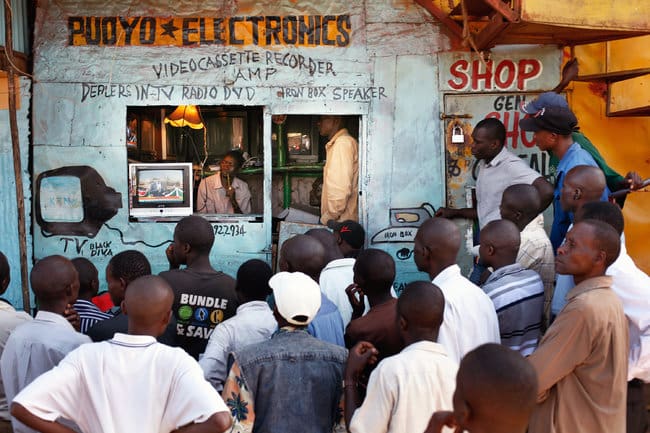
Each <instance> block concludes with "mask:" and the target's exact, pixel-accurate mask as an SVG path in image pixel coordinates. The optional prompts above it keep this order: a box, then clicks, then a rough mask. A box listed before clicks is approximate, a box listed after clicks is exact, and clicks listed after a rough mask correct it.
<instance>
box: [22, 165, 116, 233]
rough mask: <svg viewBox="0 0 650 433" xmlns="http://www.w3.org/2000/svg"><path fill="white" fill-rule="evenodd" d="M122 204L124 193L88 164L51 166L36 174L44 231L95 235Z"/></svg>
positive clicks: (36, 208) (36, 197)
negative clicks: (108, 183)
mask: <svg viewBox="0 0 650 433" xmlns="http://www.w3.org/2000/svg"><path fill="white" fill-rule="evenodd" d="M121 207H122V194H120V193H119V192H117V191H115V189H113V188H111V187H110V186H107V185H106V183H105V182H104V179H103V178H102V176H101V175H100V174H99V173H98V172H97V171H96V170H95V169H94V168H92V167H90V166H87V165H70V166H64V167H59V168H55V169H52V170H47V171H44V172H42V173H41V174H39V175H38V177H37V178H36V183H35V191H34V214H35V216H36V222H37V224H38V225H39V226H40V227H41V231H42V232H43V233H44V234H49V235H73V236H87V237H91V238H92V237H95V235H97V232H98V231H99V230H100V228H101V227H102V225H103V224H104V223H105V222H106V221H108V220H110V219H111V218H113V217H114V216H115V215H116V214H117V210H118V209H119V208H121Z"/></svg>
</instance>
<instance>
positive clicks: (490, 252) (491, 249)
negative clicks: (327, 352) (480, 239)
mask: <svg viewBox="0 0 650 433" xmlns="http://www.w3.org/2000/svg"><path fill="white" fill-rule="evenodd" d="M495 251H496V250H495V249H494V245H492V244H488V245H487V253H488V256H493V255H494V252H495Z"/></svg>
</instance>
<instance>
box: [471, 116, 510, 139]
mask: <svg viewBox="0 0 650 433" xmlns="http://www.w3.org/2000/svg"><path fill="white" fill-rule="evenodd" d="M479 128H482V129H485V131H486V132H487V133H488V136H489V137H490V138H492V139H495V140H498V141H499V143H501V145H503V144H505V142H506V127H505V125H504V124H503V122H501V121H500V120H499V119H497V118H495V117H488V118H487V119H483V120H481V121H480V122H478V123H477V124H476V126H475V127H474V129H479Z"/></svg>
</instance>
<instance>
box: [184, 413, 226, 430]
mask: <svg viewBox="0 0 650 433" xmlns="http://www.w3.org/2000/svg"><path fill="white" fill-rule="evenodd" d="M231 425H232V418H231V417H230V414H229V413H228V412H217V413H215V414H213V415H212V416H211V417H210V418H208V419H206V420H205V421H203V422H198V423H192V424H188V425H186V426H183V427H181V428H179V429H176V430H174V431H173V432H172V433H221V432H225V431H226V430H228V429H229V428H230V426H231Z"/></svg>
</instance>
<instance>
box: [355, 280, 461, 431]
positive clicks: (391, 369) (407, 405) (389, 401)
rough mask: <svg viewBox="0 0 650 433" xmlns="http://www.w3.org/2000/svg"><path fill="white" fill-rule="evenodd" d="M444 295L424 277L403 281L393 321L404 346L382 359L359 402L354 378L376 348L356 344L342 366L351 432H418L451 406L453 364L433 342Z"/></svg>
mask: <svg viewBox="0 0 650 433" xmlns="http://www.w3.org/2000/svg"><path fill="white" fill-rule="evenodd" d="M444 310H445V299H444V296H443V294H442V292H441V291H440V289H439V288H438V287H437V286H436V285H434V284H431V283H429V282H427V281H416V282H413V283H410V284H408V285H407V286H406V287H405V288H404V291H403V292H402V295H401V296H400V297H399V299H398V300H397V316H398V320H397V322H396V323H395V326H397V327H398V330H399V333H400V335H401V337H402V340H403V342H404V346H405V348H404V349H403V350H402V351H401V352H400V353H399V354H397V355H394V356H391V357H388V358H386V359H384V360H383V361H381V362H380V363H379V365H378V366H377V368H375V370H374V371H373V372H372V374H371V375H370V381H369V382H368V388H367V393H366V398H365V400H364V401H363V404H361V405H359V403H360V395H359V388H358V385H359V378H360V375H361V373H362V371H363V370H364V369H365V367H366V365H367V364H369V363H374V362H376V361H377V356H378V355H379V353H378V350H377V348H375V346H374V345H372V344H371V343H369V342H367V341H361V342H359V343H357V344H356V345H355V346H354V347H353V348H352V349H350V353H349V355H348V362H347V365H346V368H345V421H346V425H347V426H348V430H349V431H350V432H351V433H361V432H390V433H397V432H422V431H424V429H425V427H426V426H427V423H428V422H429V418H430V417H431V414H432V413H433V412H434V411H437V410H450V409H451V407H452V400H451V396H452V394H453V392H454V391H453V390H454V386H455V383H454V378H455V376H456V370H457V368H458V364H457V363H456V362H455V361H454V360H453V359H451V358H450V357H449V356H448V355H447V352H446V350H445V348H444V347H443V346H442V345H440V344H439V343H437V340H438V332H439V330H440V325H441V324H442V323H443V316H444Z"/></svg>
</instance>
